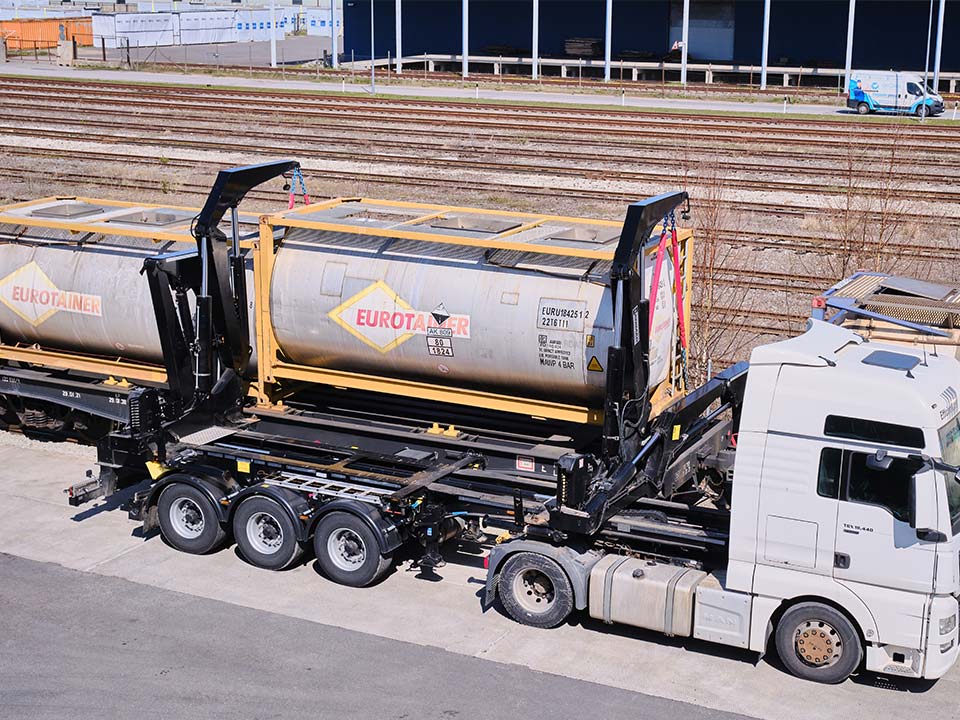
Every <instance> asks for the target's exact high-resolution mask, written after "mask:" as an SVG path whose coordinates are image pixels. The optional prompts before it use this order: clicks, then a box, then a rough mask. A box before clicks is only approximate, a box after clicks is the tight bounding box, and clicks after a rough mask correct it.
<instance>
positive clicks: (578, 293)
mask: <svg viewBox="0 0 960 720" xmlns="http://www.w3.org/2000/svg"><path fill="white" fill-rule="evenodd" d="M341 220H342V218H341ZM444 230H446V231H447V232H449V228H444ZM555 232H556V233H557V234H559V230H555ZM384 234H385V236H387V237H370V236H369V235H356V236H350V235H349V234H347V233H333V232H330V231H323V230H316V231H314V230H310V229H291V230H288V231H287V235H286V238H285V240H284V242H283V244H282V246H281V247H280V249H279V251H278V252H277V255H276V260H275V264H274V269H273V275H272V283H271V286H270V298H269V299H270V320H271V323H272V325H273V331H274V334H275V337H276V340H277V344H278V345H279V348H280V350H281V352H282V354H283V356H284V358H285V360H287V361H290V362H293V363H296V364H298V365H304V366H313V367H323V368H332V369H338V370H347V371H354V372H360V373H368V374H372V375H376V376H380V377H391V378H392V377H396V378H403V379H411V380H419V381H426V382H431V383H437V384H441V385H449V386H454V387H458V386H459V387H471V388H482V389H485V390H489V391H491V392H498V393H502V394H513V395H519V396H527V397H537V398H543V399H547V400H550V401H554V402H562V403H586V404H591V403H596V402H597V401H599V400H600V399H601V397H602V393H603V388H604V385H605V377H606V373H605V366H606V363H607V350H608V348H609V347H610V345H611V343H613V341H614V337H613V308H612V304H611V292H610V288H609V286H608V277H607V276H608V273H609V263H596V262H593V261H590V260H580V259H579V258H570V257H567V256H558V257H555V258H552V257H542V256H538V257H536V258H532V259H530V262H525V263H521V262H508V261H507V260H509V258H505V257H503V256H502V255H498V253H491V252H489V251H488V250H486V249H485V248H483V247H482V246H481V247H477V246H457V245H451V244H436V243H430V242H417V241H411V240H402V241H396V240H394V241H391V240H389V239H388V238H389V231H387V230H385V231H384ZM541 234H543V232H541ZM615 239H616V238H615V237H614V238H613V240H615ZM513 259H516V258H513ZM578 261H579V263H578ZM647 275H648V276H647V278H646V280H645V282H646V283H647V287H649V283H650V282H651V280H652V277H651V275H652V272H648V274H647ZM658 300H659V302H658V304H657V310H656V314H655V318H654V328H655V331H656V334H655V336H654V337H653V340H652V342H651V385H656V384H658V383H660V382H661V381H663V380H664V379H665V378H666V377H667V373H668V362H669V358H670V357H671V353H672V350H673V347H674V343H675V340H676V314H675V302H674V297H673V269H672V267H671V266H670V263H669V261H668V262H666V263H664V266H663V271H662V273H661V277H660V291H659V292H658ZM644 321H646V320H644Z"/></svg>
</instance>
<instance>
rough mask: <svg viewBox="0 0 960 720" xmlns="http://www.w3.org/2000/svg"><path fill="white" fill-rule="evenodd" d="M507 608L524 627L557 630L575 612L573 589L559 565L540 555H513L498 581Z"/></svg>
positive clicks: (505, 564) (525, 553)
mask: <svg viewBox="0 0 960 720" xmlns="http://www.w3.org/2000/svg"><path fill="white" fill-rule="evenodd" d="M497 588H498V590H499V592H500V601H501V602H502V603H503V607H504V609H505V610H506V611H507V614H508V615H510V617H512V618H513V619H514V620H516V621H517V622H518V623H520V624H521V625H530V626H531V627H539V628H552V627H556V626H557V625H559V624H560V623H562V622H563V621H564V620H566V619H567V616H568V615H570V613H571V612H573V587H572V586H571V585H570V579H569V578H568V577H567V574H566V573H565V572H564V571H563V568H561V567H560V566H559V565H558V564H557V563H556V562H554V561H553V560H551V559H550V558H548V557H544V556H543V555H540V554H538V553H532V552H521V553H517V554H516V555H511V556H510V557H509V558H507V561H506V562H505V563H504V564H503V570H502V571H501V572H500V579H499V581H498V582H497Z"/></svg>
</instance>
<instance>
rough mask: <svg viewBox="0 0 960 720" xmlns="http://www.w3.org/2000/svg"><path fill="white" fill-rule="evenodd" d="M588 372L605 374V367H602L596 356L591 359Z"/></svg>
mask: <svg viewBox="0 0 960 720" xmlns="http://www.w3.org/2000/svg"><path fill="white" fill-rule="evenodd" d="M587 370H591V371H593V372H603V365H601V364H600V361H599V360H597V356H596V355H594V356H593V357H591V358H590V362H589V363H588V364H587Z"/></svg>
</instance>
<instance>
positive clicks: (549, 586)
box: [513, 569, 555, 613]
mask: <svg viewBox="0 0 960 720" xmlns="http://www.w3.org/2000/svg"><path fill="white" fill-rule="evenodd" d="M513 590H514V593H513V594H514V597H516V598H517V600H518V601H519V602H520V604H521V605H522V606H523V607H524V608H525V609H526V610H529V611H531V612H537V613H542V612H546V611H547V610H549V609H550V606H551V605H552V604H553V600H554V596H555V595H554V589H553V583H552V582H551V581H550V578H548V577H547V576H546V575H544V574H543V573H542V572H540V571H539V570H532V569H531V570H525V571H524V572H521V573H518V574H517V576H516V578H515V579H514V581H513Z"/></svg>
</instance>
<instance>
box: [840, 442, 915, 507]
mask: <svg viewBox="0 0 960 720" xmlns="http://www.w3.org/2000/svg"><path fill="white" fill-rule="evenodd" d="M847 455H848V461H847V478H846V479H847V482H846V488H845V489H844V493H843V499H844V500H848V501H849V502H856V503H865V504H867V505H877V506H879V507H882V508H885V509H886V510H888V511H889V512H890V514H892V515H893V516H894V517H895V518H896V519H897V520H902V521H903V522H909V520H910V479H911V478H912V477H913V476H914V475H915V474H916V473H917V472H919V471H920V468H922V467H923V463H922V462H921V461H919V460H910V459H908V458H891V462H890V466H889V467H888V468H887V469H886V470H884V469H882V468H879V467H875V466H874V467H871V464H870V463H869V462H868V460H869V459H870V458H872V457H873V455H872V454H868V453H859V452H851V451H847Z"/></svg>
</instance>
